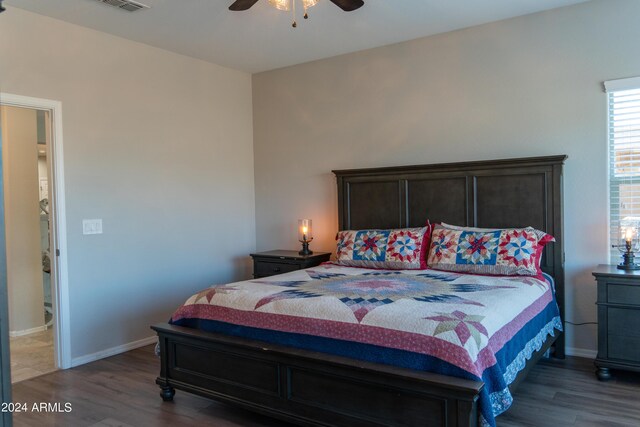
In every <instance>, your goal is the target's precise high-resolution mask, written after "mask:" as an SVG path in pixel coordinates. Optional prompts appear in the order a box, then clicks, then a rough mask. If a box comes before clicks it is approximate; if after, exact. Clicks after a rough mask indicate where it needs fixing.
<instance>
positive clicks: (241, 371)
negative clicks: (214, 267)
mask: <svg viewBox="0 0 640 427" xmlns="http://www.w3.org/2000/svg"><path fill="white" fill-rule="evenodd" d="M152 329H154V330H155V331H156V332H157V333H158V337H159V343H160V357H161V361H162V362H161V369H160V376H159V377H158V378H157V380H156V383H157V384H158V385H159V386H160V388H161V390H162V391H161V393H160V395H161V396H162V398H163V399H164V400H172V399H173V395H174V393H175V389H178V390H184V391H188V392H191V393H195V394H198V395H201V396H205V397H209V398H212V399H216V400H220V401H223V402H229V403H233V404H237V405H240V406H243V407H245V408H247V409H250V410H252V411H256V412H260V413H264V414H267V415H270V416H273V417H277V418H280V419H283V420H286V421H289V422H293V423H295V424H299V425H310V426H311V425H312V426H349V427H352V426H353V427H355V426H421V427H425V426H456V427H463V426H476V425H477V424H478V422H477V420H478V408H477V400H478V395H479V393H480V390H482V387H483V383H481V382H477V381H469V380H463V379H458V378H453V377H447V376H443V375H437V374H430V373H424V372H417V371H413V370H409V369H401V368H394V367H392V366H387V365H381V364H376V363H368V362H361V361H357V360H353V359H348V358H344V357H338V356H332V355H328V354H323V353H317V352H312V351H306V350H299V349H294V348H289V347H284V346H278V345H273V344H268V343H262V342H258V341H252V340H247V339H242V338H235V337H229V336H225V335H220V334H214V333H209V332H203V331H198V330H195V329H190V328H184V327H180V326H173V325H169V324H158V325H155V326H152Z"/></svg>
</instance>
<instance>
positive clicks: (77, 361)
mask: <svg viewBox="0 0 640 427" xmlns="http://www.w3.org/2000/svg"><path fill="white" fill-rule="evenodd" d="M157 340H158V336H157V335H154V336H152V337H148V338H143V339H141V340H138V341H133V342H129V343H126V344H122V345H119V346H116V347H111V348H108V349H106V350H102V351H98V352H96V353H92V354H87V355H85V356H80V357H74V358H73V359H71V367H72V368H73V367H76V366H80V365H84V364H85V363H89V362H95V361H96V360H100V359H104V358H105V357H109V356H115V355H116V354H120V353H124V352H125V351H129V350H133V349H136V348H139V347H144V346H145V345H149V344H155V343H156V342H157Z"/></svg>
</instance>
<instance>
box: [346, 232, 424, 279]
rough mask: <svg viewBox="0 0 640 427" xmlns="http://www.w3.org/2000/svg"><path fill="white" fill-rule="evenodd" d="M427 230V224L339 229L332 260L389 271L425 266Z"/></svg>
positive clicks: (416, 268)
mask: <svg viewBox="0 0 640 427" xmlns="http://www.w3.org/2000/svg"><path fill="white" fill-rule="evenodd" d="M428 231H430V227H420V228H400V229H395V230H345V231H340V232H338V235H337V236H336V240H337V241H338V248H337V252H336V255H337V256H336V262H335V263H336V264H339V265H346V266H349V267H365V268H385V269H390V270H419V269H424V268H426V267H427V265H426V255H425V253H424V252H425V251H426V249H428V245H427V244H426V240H425V239H428V237H429V236H428Z"/></svg>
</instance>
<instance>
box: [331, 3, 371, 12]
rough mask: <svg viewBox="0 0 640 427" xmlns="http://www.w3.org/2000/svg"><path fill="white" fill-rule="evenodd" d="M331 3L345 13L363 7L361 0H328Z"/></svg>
mask: <svg viewBox="0 0 640 427" xmlns="http://www.w3.org/2000/svg"><path fill="white" fill-rule="evenodd" d="M330 1H331V3H333V4H335V5H336V6H338V7H339V8H340V9H342V10H344V11H345V12H351V11H352V10H356V9H359V8H361V7H362V6H363V5H364V2H363V1H362V0H330Z"/></svg>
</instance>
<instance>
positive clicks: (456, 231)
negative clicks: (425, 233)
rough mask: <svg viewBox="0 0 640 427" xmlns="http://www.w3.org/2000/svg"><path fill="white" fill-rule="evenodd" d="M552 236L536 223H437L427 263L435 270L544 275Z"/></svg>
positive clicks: (505, 274)
mask: <svg viewBox="0 0 640 427" xmlns="http://www.w3.org/2000/svg"><path fill="white" fill-rule="evenodd" d="M553 241H555V239H554V238H553V236H550V235H549V234H547V233H545V232H544V231H540V230H536V229H535V228H533V227H527V228H508V229H486V228H471V227H457V226H449V225H446V224H442V225H436V226H435V228H434V230H433V234H432V236H431V247H430V250H429V257H428V259H427V264H428V265H429V267H431V268H433V269H436V270H447V271H458V272H465V273H476V274H491V275H501V276H541V275H542V271H541V270H540V258H541V257H542V250H543V249H544V245H546V244H547V243H549V242H553Z"/></svg>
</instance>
